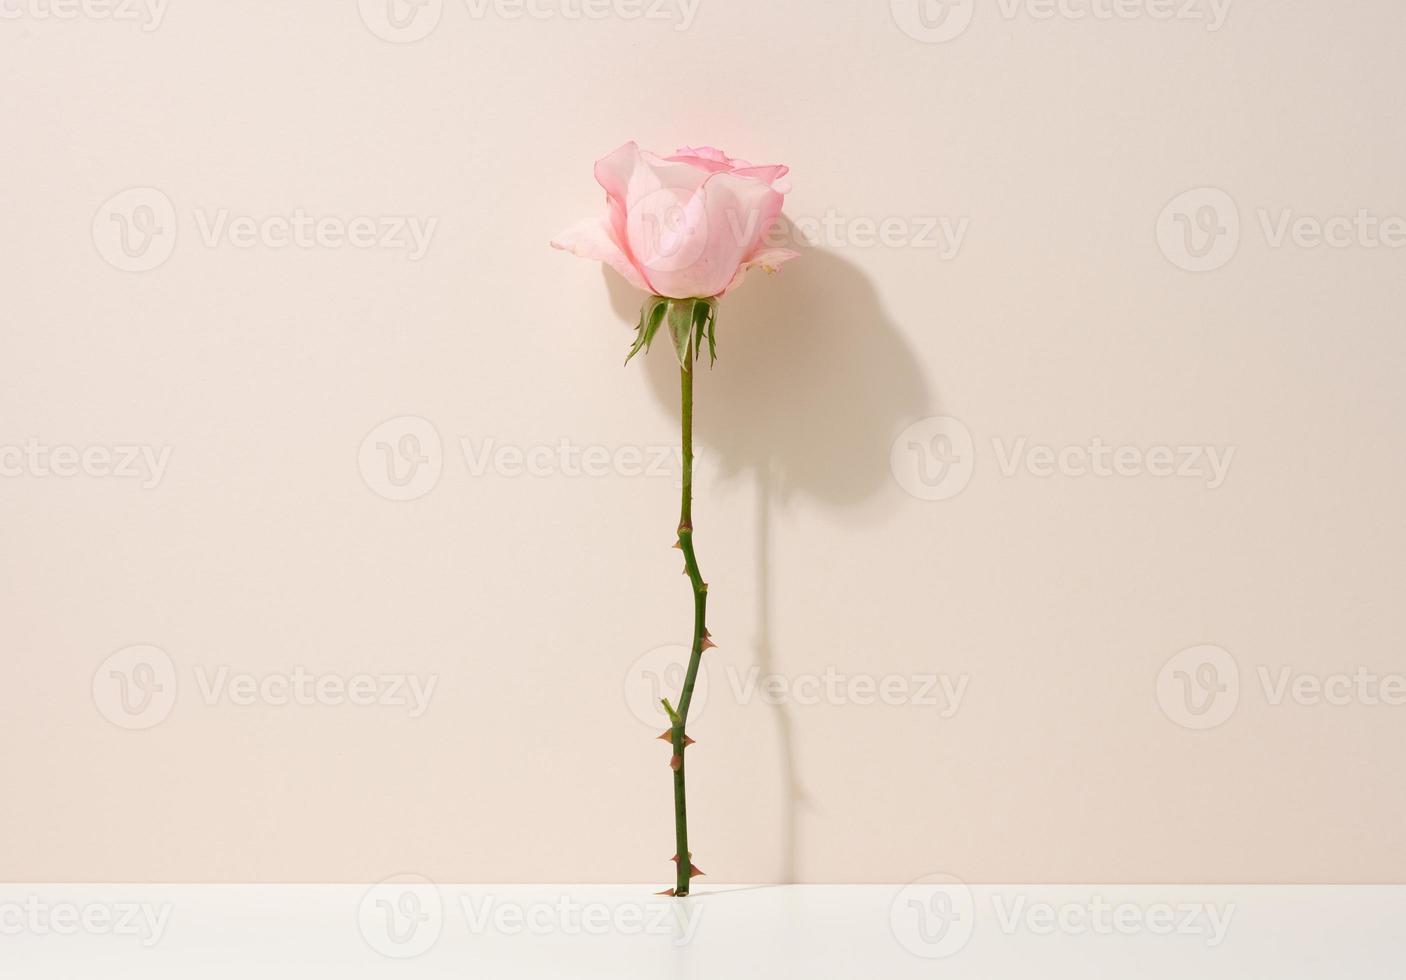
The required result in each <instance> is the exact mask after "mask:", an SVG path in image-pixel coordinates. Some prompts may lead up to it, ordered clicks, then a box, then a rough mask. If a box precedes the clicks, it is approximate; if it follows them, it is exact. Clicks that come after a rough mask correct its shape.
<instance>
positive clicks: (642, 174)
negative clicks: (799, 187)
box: [552, 142, 797, 299]
mask: <svg viewBox="0 0 1406 980" xmlns="http://www.w3.org/2000/svg"><path fill="white" fill-rule="evenodd" d="M787 172H788V168H787V167H784V166H781V165H779V164H778V165H774V166H763V167H757V166H753V165H752V164H750V163H748V162H747V161H745V160H734V159H732V158H731V157H729V156H728V155H727V154H725V153H723V152H722V151H721V150H716V149H714V148H713V147H711V146H699V147H691V146H685V147H682V148H680V149H679V151H678V152H677V153H675V154H674V155H673V156H671V157H660V156H657V155H655V154H653V153H649V152H647V151H642V150H641V149H640V148H639V147H638V146H636V145H635V144H634V143H633V142H631V143H626V144H625V145H624V146H622V147H620V149H618V150H616V151H615V152H614V153H611V154H610V155H608V156H606V157H605V158H603V159H601V160H600V161H598V162H597V163H596V181H597V182H598V183H599V184H600V185H601V187H603V188H605V199H606V208H607V213H606V215H605V217H603V218H594V219H592V220H590V221H586V222H583V223H581V224H579V225H577V226H576V227H574V228H572V229H570V230H568V231H566V232H564V233H563V234H561V235H558V236H557V237H556V238H555V239H554V240H553V241H552V245H553V247H555V248H560V249H565V250H566V251H568V252H571V253H573V254H575V255H579V256H581V257H582V258H587V259H595V260H597V261H599V262H604V263H605V264H606V265H608V266H610V267H611V268H612V269H614V270H615V271H616V272H618V273H620V275H622V276H624V277H625V280H626V281H627V282H628V283H629V284H630V285H632V286H634V287H635V288H636V289H640V290H643V291H644V292H647V293H653V294H655V295H656V296H667V297H671V298H674V299H688V298H693V297H697V298H707V297H712V296H720V295H722V294H723V293H726V292H727V291H728V290H730V289H733V288H735V287H736V286H737V285H738V283H740V282H741V281H742V279H743V277H744V276H745V275H746V274H747V272H748V270H750V269H754V268H756V267H758V266H760V267H762V268H763V269H766V270H767V271H768V272H774V271H775V270H776V267H777V266H779V265H780V264H781V263H782V262H785V261H786V260H787V259H793V258H795V257H796V254H797V253H795V252H793V251H791V250H790V249H788V248H777V247H774V246H770V245H768V244H767V241H766V239H767V235H768V233H769V232H770V231H771V230H772V227H773V225H775V223H776V219H777V216H778V215H780V213H781V202H782V199H783V198H784V197H785V195H786V192H787V191H789V190H790V186H789V185H788V184H787V183H786V182H785V180H783V178H784V177H785V176H786V174H787Z"/></svg>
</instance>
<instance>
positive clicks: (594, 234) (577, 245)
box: [552, 218, 654, 293]
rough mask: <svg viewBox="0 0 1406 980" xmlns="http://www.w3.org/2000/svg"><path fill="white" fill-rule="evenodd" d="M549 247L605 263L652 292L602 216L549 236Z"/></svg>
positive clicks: (645, 290)
mask: <svg viewBox="0 0 1406 980" xmlns="http://www.w3.org/2000/svg"><path fill="white" fill-rule="evenodd" d="M552 248H559V249H561V250H562V251H564V252H570V253H571V254H572V255H579V256H581V258H583V259H594V260H595V261H597V262H604V263H605V264H606V265H608V266H610V267H611V268H612V269H614V270H615V271H616V272H618V273H620V275H621V276H623V277H624V279H625V281H626V282H628V283H629V284H630V285H631V286H634V287H635V288H636V289H638V290H640V291H641V292H646V293H651V292H653V291H654V290H653V288H652V287H651V286H650V285H649V283H648V282H646V281H645V278H644V276H642V275H641V274H640V271H639V270H638V269H636V268H635V267H634V265H633V264H632V263H631V262H630V259H629V256H627V255H626V254H625V250H624V248H622V247H621V245H620V244H619V242H617V241H616V239H615V236H614V234H613V232H612V230H611V228H610V226H609V225H608V224H607V223H606V221H605V220H603V219H601V218H590V219H588V220H586V221H583V222H581V223H580V224H578V225H574V226H572V227H571V228H568V229H567V230H566V231H564V232H562V233H561V234H560V235H558V236H557V237H556V238H553V239H552Z"/></svg>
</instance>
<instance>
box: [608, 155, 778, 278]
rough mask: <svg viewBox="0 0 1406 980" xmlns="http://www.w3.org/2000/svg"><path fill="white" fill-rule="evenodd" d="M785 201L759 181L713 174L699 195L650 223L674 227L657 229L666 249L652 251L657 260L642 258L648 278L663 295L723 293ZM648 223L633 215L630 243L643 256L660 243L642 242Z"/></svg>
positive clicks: (763, 235) (661, 243)
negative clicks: (641, 232)
mask: <svg viewBox="0 0 1406 980" xmlns="http://www.w3.org/2000/svg"><path fill="white" fill-rule="evenodd" d="M781 203H782V196H781V194H779V193H778V192H776V191H775V190H773V189H772V188H771V187H769V186H768V185H766V184H764V183H762V182H761V181H759V180H753V179H751V178H747V177H738V176H736V175H734V174H730V173H716V174H713V175H711V176H710V177H708V179H707V180H706V181H705V182H704V184H703V186H702V188H701V189H700V191H699V193H697V194H695V195H694V196H693V197H692V198H690V199H689V200H687V201H686V202H684V203H682V204H677V205H675V206H674V209H673V212H672V213H671V214H670V215H668V216H665V217H662V218H660V217H657V216H656V217H655V218H653V219H652V220H650V221H649V222H648V223H647V224H648V226H649V227H652V228H656V229H657V228H659V227H661V226H662V227H664V228H666V229H667V230H668V233H666V234H659V233H658V232H657V231H656V233H655V238H656V239H657V244H658V245H659V246H660V247H659V248H657V249H654V250H653V251H652V252H651V261H648V262H643V261H642V265H643V266H644V268H645V271H646V276H647V278H648V279H649V281H650V282H651V283H652V284H653V285H654V287H655V289H656V290H658V291H659V293H660V295H663V296H676V297H686V296H716V295H718V294H719V293H721V292H722V291H723V290H724V289H726V288H727V286H728V284H729V283H731V282H732V280H733V279H734V277H735V276H736V275H737V272H738V270H739V269H740V267H741V266H742V264H743V263H744V261H746V260H747V259H748V257H750V256H752V255H754V254H755V253H756V252H757V251H758V249H759V248H761V247H762V245H763V242H764V239H765V238H766V235H767V233H768V232H769V231H770V230H771V228H772V226H773V224H775V222H776V218H777V215H779V214H780V212H781ZM644 226H645V223H641V224H640V225H637V224H636V222H635V215H634V214H633V213H632V214H631V215H630V244H631V247H632V248H633V249H634V251H635V254H636V255H637V256H641V255H642V253H643V252H644V251H645V249H646V248H652V247H653V246H654V245H655V244H656V242H641V241H640V240H638V237H637V235H638V234H639V232H640V228H642V227H644ZM675 229H677V230H675ZM670 235H672V237H670ZM665 258H667V261H663V259H665Z"/></svg>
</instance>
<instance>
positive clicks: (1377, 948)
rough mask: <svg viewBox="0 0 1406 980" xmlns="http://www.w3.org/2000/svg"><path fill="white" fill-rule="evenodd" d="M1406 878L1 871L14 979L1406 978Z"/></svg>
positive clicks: (2, 963) (4, 928)
mask: <svg viewBox="0 0 1406 980" xmlns="http://www.w3.org/2000/svg"><path fill="white" fill-rule="evenodd" d="M1403 970H1406V886H1278V885H1214V886H1196V885H1136V886H1129V885H1075V886H1071V885H1054V886H1052V885H1034V886H1022V885H999V886H981V885H976V886H970V887H968V886H965V885H962V884H960V883H958V882H956V881H955V880H947V879H933V880H925V881H920V882H918V883H915V884H910V885H907V886H900V885H788V886H776V885H770V886H747V885H733V886H728V885H717V884H710V885H702V884H700V885H699V886H698V889H697V892H696V894H695V895H693V896H691V897H690V898H688V899H684V900H675V899H669V898H662V897H656V896H655V895H653V894H651V891H650V887H649V886H628V885H609V886H594V885H558V886H554V885H451V884H444V883H440V884H431V883H429V882H427V881H425V880H424V879H420V878H416V877H414V876H403V877H400V878H397V879H391V880H388V881H387V882H385V883H382V884H379V885H375V886H369V887H368V886H365V885H55V884H45V885H22V884H17V885H0V976H3V977H7V978H8V977H14V978H25V980H27V978H32V977H33V978H44V977H62V978H65V980H68V978H73V977H104V978H107V977H114V978H124V977H133V978H136V977H140V978H143V980H151V978H161V977H173V978H174V977H180V978H182V980H185V978H193V977H199V978H201V980H212V978H223V977H249V976H257V977H259V978H261V980H273V978H281V977H290V978H291V977H298V978H306V977H310V976H329V977H338V978H355V977H390V976H396V977H455V978H461V980H462V978H472V977H488V978H501V980H512V978H519V977H533V978H536V977H542V978H553V980H556V978H593V977H601V978H607V977H608V978H611V980H622V978H632V977H641V978H645V977H647V978H651V980H658V978H662V977H680V978H705V977H706V978H709V980H713V978H717V980H745V978H752V977H756V978H766V980H776V978H784V977H808V978H818V977H856V978H905V977H940V976H949V977H963V978H966V977H992V978H1005V977H1040V978H1061V977H1070V978H1073V977H1079V978H1084V980H1087V978H1092V977H1128V978H1135V980H1155V978H1161V977H1178V978H1181V977H1186V978H1196V980H1203V978H1214V977H1236V978H1245V977H1266V978H1273V980H1292V978H1299V977H1328V978H1334V980H1338V978H1342V980H1365V978H1375V977H1392V978H1398V977H1401V976H1403V972H1402V971H1403Z"/></svg>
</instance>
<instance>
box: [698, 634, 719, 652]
mask: <svg viewBox="0 0 1406 980" xmlns="http://www.w3.org/2000/svg"><path fill="white" fill-rule="evenodd" d="M715 646H717V644H716V643H714V642H713V638H712V637H711V636H708V635H707V634H704V636H703V646H702V647H700V649H702V650H711V649H713V648H714V647H715Z"/></svg>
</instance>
